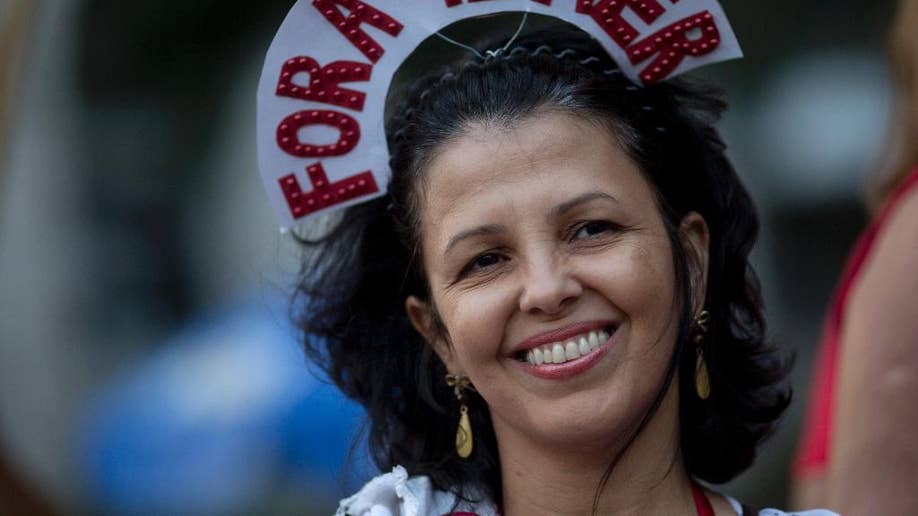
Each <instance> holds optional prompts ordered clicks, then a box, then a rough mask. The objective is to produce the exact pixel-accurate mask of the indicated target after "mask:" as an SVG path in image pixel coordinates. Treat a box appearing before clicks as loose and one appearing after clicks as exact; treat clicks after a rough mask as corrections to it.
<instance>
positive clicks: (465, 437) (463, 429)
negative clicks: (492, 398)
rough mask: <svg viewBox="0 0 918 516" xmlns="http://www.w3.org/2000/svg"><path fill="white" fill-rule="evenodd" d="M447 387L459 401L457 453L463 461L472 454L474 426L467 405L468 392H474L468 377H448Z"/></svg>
mask: <svg viewBox="0 0 918 516" xmlns="http://www.w3.org/2000/svg"><path fill="white" fill-rule="evenodd" d="M446 385H449V386H450V387H452V388H453V392H454V393H455V394H456V399H457V400H459V427H458V428H457V429H456V453H457V454H458V455H459V456H460V457H462V458H463V459H467V458H469V455H471V454H472V424H471V422H469V407H468V405H466V401H467V398H466V391H474V390H475V387H473V386H472V383H471V381H470V380H469V377H468V376H465V375H454V374H448V375H446Z"/></svg>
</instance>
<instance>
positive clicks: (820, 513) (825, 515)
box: [725, 496, 839, 516]
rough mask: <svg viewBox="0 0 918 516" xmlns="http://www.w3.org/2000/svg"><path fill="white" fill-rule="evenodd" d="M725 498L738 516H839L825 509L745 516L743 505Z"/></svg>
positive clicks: (764, 512)
mask: <svg viewBox="0 0 918 516" xmlns="http://www.w3.org/2000/svg"><path fill="white" fill-rule="evenodd" d="M725 498H726V499H727V501H728V502H729V503H730V506H731V507H733V510H734V511H736V514H738V515H740V516H839V515H838V514H836V513H834V512H832V511H830V510H827V509H810V510H808V511H793V512H784V511H782V510H779V509H772V508H767V509H762V510H760V511H759V512H758V515H752V514H745V513H744V512H743V505H742V504H741V503H740V502H738V501H737V500H736V499H735V498H733V497H730V496H725Z"/></svg>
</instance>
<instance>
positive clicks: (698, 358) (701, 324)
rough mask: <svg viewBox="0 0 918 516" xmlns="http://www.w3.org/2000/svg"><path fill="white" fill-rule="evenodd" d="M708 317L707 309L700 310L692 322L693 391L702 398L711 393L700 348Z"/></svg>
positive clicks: (706, 369)
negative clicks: (693, 345) (693, 354)
mask: <svg viewBox="0 0 918 516" xmlns="http://www.w3.org/2000/svg"><path fill="white" fill-rule="evenodd" d="M710 319H711V314H710V313H708V311H707V310H702V311H701V313H700V314H698V316H697V317H695V321H694V323H693V324H692V342H694V344H695V392H696V393H697V394H698V397H699V398H700V399H702V400H706V399H708V397H709V396H710V395H711V379H710V378H709V377H708V366H707V363H705V361H704V351H703V350H702V349H701V343H702V341H704V336H705V334H707V333H708V326H707V325H708V321H710Z"/></svg>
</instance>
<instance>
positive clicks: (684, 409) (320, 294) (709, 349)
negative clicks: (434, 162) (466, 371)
mask: <svg viewBox="0 0 918 516" xmlns="http://www.w3.org/2000/svg"><path fill="white" fill-rule="evenodd" d="M502 46H503V45H502V44H496V45H493V46H492V47H491V48H500V47H502ZM543 108H550V109H560V110H563V111H566V112H570V113H572V114H575V115H577V116H581V117H583V118H585V119H588V120H590V121H594V122H600V123H602V124H604V126H605V127H608V129H609V130H610V131H612V133H613V134H614V135H616V136H617V139H618V140H619V141H620V142H621V144H622V146H623V148H624V149H625V151H626V152H627V153H628V154H629V156H630V157H631V158H632V159H633V160H634V162H635V163H636V164H637V165H638V167H639V169H640V170H641V172H642V173H643V174H644V176H645V178H646V179H647V181H648V182H649V183H650V185H651V186H652V187H653V189H654V190H655V194H656V196H657V201H658V207H659V209H660V212H661V214H662V216H663V219H664V223H665V224H666V227H667V231H668V233H669V237H670V247H671V249H672V254H673V263H674V266H675V271H676V275H677V276H676V278H677V284H676V285H677V289H678V292H677V293H676V294H677V295H676V297H677V298H678V299H679V300H680V302H681V307H680V308H681V310H680V324H679V328H680V331H679V334H678V338H677V342H676V344H675V346H674V352H673V356H672V360H671V365H670V368H669V370H668V372H667V375H666V379H665V384H664V385H661V387H660V391H659V394H658V397H657V402H656V404H655V405H654V408H651V409H650V413H648V414H647V415H646V416H645V420H644V422H645V423H646V421H647V420H648V419H649V417H650V415H651V414H652V412H653V411H655V407H656V405H658V404H659V403H660V401H661V400H662V397H663V394H664V393H665V391H666V389H667V387H668V386H669V384H670V383H671V381H672V379H673V378H675V377H676V375H675V372H676V371H678V373H679V374H678V379H679V386H678V387H679V393H680V396H679V399H680V407H679V411H680V413H679V419H680V430H681V453H682V455H683V459H684V462H685V465H686V468H687V470H688V472H689V474H690V475H692V476H694V477H695V478H698V479H701V480H705V481H708V482H712V483H721V482H725V481H727V480H730V479H731V478H733V477H734V476H736V475H737V474H739V473H740V472H742V471H743V470H745V469H746V468H748V467H749V466H750V465H751V463H752V461H753V459H754V457H755V453H756V448H757V446H758V445H759V444H760V443H761V442H762V440H763V439H765V437H766V436H767V435H768V434H769V433H770V431H771V430H772V428H773V427H774V425H775V423H776V421H777V420H778V418H779V417H780V415H781V414H782V412H783V411H784V409H785V408H786V407H787V405H788V403H789V402H790V390H789V388H788V387H787V386H786V384H785V381H784V380H785V376H786V374H787V369H788V366H789V361H788V360H786V359H785V358H784V357H783V356H782V355H781V354H780V353H779V352H778V350H777V349H775V348H774V347H772V346H771V345H769V344H768V343H766V341H765V338H764V336H765V319H764V311H763V306H762V298H761V293H760V285H759V282H758V278H757V276H756V274H755V271H754V270H753V268H752V266H751V264H750V262H749V253H750V251H751V250H752V247H753V244H754V242H755V240H756V237H757V234H758V230H759V222H758V217H757V215H756V211H755V207H754V206H753V203H752V200H751V198H750V196H749V194H748V193H747V192H746V189H745V188H744V187H743V185H742V184H741V182H740V180H739V178H738V177H737V175H736V173H735V171H734V170H733V167H732V165H731V164H730V162H729V160H728V159H727V157H726V156H725V145H724V143H723V141H722V140H721V138H720V136H719V135H718V133H717V131H716V129H715V128H714V126H713V124H714V123H715V122H716V121H717V120H718V118H719V117H720V115H721V114H722V112H723V111H724V110H725V109H726V104H725V103H724V102H723V100H721V96H720V93H719V92H718V91H717V90H715V89H713V88H711V87H709V86H705V85H702V84H701V83H698V82H690V81H688V80H686V79H673V80H669V81H666V82H662V83H658V84H653V85H649V86H636V85H634V84H633V83H632V82H630V81H629V79H628V78H627V77H625V76H624V75H623V74H622V72H621V71H620V70H619V68H618V67H617V66H616V64H615V63H614V62H613V61H612V60H611V59H610V58H609V57H608V55H607V54H606V52H605V51H604V50H603V49H602V48H601V47H600V46H599V44H598V43H597V42H596V41H595V40H593V39H592V38H590V37H589V36H588V35H586V34H584V33H582V32H579V31H573V30H543V31H538V32H535V33H532V34H529V35H527V36H524V37H522V38H521V39H519V40H517V41H516V42H515V43H514V46H513V47H512V49H508V50H507V51H506V52H504V53H503V54H502V55H500V56H498V57H490V58H488V59H487V60H484V61H480V60H478V61H471V60H467V61H464V62H460V63H456V64H454V65H452V66H451V67H450V68H449V69H448V70H446V71H444V72H438V73H436V74H433V75H430V76H428V77H425V78H423V79H419V80H416V81H414V82H413V87H412V89H411V91H410V92H409V93H408V94H407V95H406V96H405V98H404V101H403V107H402V108H401V109H400V110H399V111H398V114H397V115H396V116H393V117H392V119H391V120H390V121H389V123H388V124H387V135H388V137H389V144H390V150H391V156H392V158H391V163H390V164H391V169H392V179H391V182H390V183H389V187H388V193H387V195H385V196H383V197H381V198H378V199H376V200H374V201H371V202H367V203H364V204H361V205H358V206H354V207H351V208H349V209H347V210H346V211H345V212H344V213H343V215H342V216H341V217H340V218H339V219H338V220H337V221H336V222H335V223H334V224H332V226H331V228H330V229H329V230H328V231H327V232H325V233H324V234H323V235H321V236H319V237H316V238H305V237H304V238H302V242H303V244H304V245H305V246H306V248H307V251H308V252H307V253H306V257H307V258H306V259H305V261H304V264H303V268H302V274H301V281H300V284H299V287H298V292H299V294H300V295H302V296H303V298H304V299H305V301H306V302H305V304H303V305H299V306H303V309H302V312H301V314H300V318H299V320H300V323H301V328H302V330H303V332H304V334H305V337H306V338H305V345H306V350H307V352H308V353H309V355H310V357H311V358H312V359H313V360H314V361H315V362H317V363H318V364H320V365H321V366H322V367H323V368H324V370H325V371H326V372H327V374H328V375H329V377H330V378H331V379H332V380H333V381H334V382H335V383H336V384H337V385H338V386H339V387H340V388H341V390H342V391H344V393H345V394H346V395H348V396H349V397H351V398H353V399H355V400H357V401H358V402H360V403H361V404H362V405H363V406H364V407H365V408H366V411H367V414H368V418H369V423H370V425H369V437H370V444H371V449H372V450H373V454H374V459H375V461H376V463H377V464H378V466H379V467H380V468H382V469H383V470H388V469H390V468H392V467H393V466H394V465H396V464H401V465H403V466H405V467H406V468H407V469H408V471H410V472H411V473H412V474H416V475H427V476H428V477H430V479H431V480H432V482H433V483H434V485H435V486H437V487H438V488H440V489H444V490H450V491H453V492H455V493H456V494H458V495H460V496H461V497H474V496H487V497H489V498H490V499H492V500H493V501H495V502H497V503H500V500H501V478H500V463H499V459H498V454H497V442H496V439H495V436H494V431H493V429H492V426H491V420H490V416H489V414H488V410H487V409H486V407H485V401H484V400H483V399H481V398H480V397H477V396H476V397H472V398H471V400H470V410H471V411H472V412H473V413H474V414H475V417H474V418H473V434H474V435H475V446H476V448H475V453H473V454H472V456H471V457H470V458H468V459H464V460H463V459H460V458H459V457H458V456H457V455H456V453H455V447H454V446H455V443H454V436H455V431H456V418H457V417H458V416H457V414H458V410H457V402H456V400H455V398H454V397H453V395H452V392H451V391H450V389H449V388H448V387H447V386H446V385H445V383H444V382H443V377H444V374H445V373H446V370H445V366H444V365H443V363H442V362H441V361H440V359H439V358H438V357H437V355H436V354H435V353H434V352H433V350H432V348H431V347H430V346H429V345H428V344H427V343H426V342H425V341H424V340H423V339H422V337H421V336H420V335H419V334H418V333H417V332H416V331H415V330H414V329H413V327H412V325H411V323H410V322H409V319H408V316H407V315H406V313H405V308H404V307H405V299H406V297H407V296H411V295H414V296H418V297H419V298H420V299H423V300H429V299H430V292H429V288H428V285H427V283H426V280H425V274H424V270H423V267H422V261H421V259H420V256H419V251H418V248H419V245H418V243H419V239H420V236H421V235H420V234H419V227H420V223H419V222H420V217H421V213H420V212H419V208H418V206H419V203H418V198H417V193H418V186H419V184H421V181H423V179H424V174H425V171H426V167H427V163H428V160H429V159H430V158H431V156H432V153H433V152H435V151H436V150H437V149H438V148H439V147H440V146H441V145H443V144H444V143H445V142H449V141H450V140H451V139H453V138H455V137H457V136H459V135H461V134H462V133H463V131H464V130H465V128H467V127H468V124H470V123H472V122H494V121H499V122H501V123H504V124H510V125H512V124H513V123H514V122H515V121H519V120H522V119H524V118H526V117H528V116H533V115H536V114H538V112H539V110H540V109H543ZM691 211H695V212H697V213H699V214H700V215H701V216H702V217H703V218H704V220H705V221H706V222H707V224H708V228H709V231H710V249H709V263H708V270H707V281H708V283H707V288H706V294H705V299H704V300H698V299H693V292H694V291H695V288H694V287H693V286H692V285H691V280H690V278H691V276H692V274H691V271H690V267H691V266H692V265H691V264H692V263H693V261H692V260H691V259H690V258H691V257H690V256H689V253H691V249H686V248H685V246H684V245H683V244H681V243H680V242H681V240H680V238H679V235H678V225H679V221H680V220H682V217H683V216H685V215H686V214H687V213H689V212H691ZM702 301H703V302H702ZM702 305H703V306H704V307H706V309H707V310H708V311H709V312H710V322H709V323H708V332H707V335H706V338H705V340H704V341H703V344H702V346H703V351H704V359H705V360H706V364H707V368H708V371H709V374H710V384H711V395H710V398H708V399H707V400H701V399H699V398H698V397H697V396H696V395H695V385H694V371H695V360H696V358H695V353H694V348H693V347H692V346H693V345H692V344H691V343H689V342H688V341H689V335H690V325H691V321H692V313H693V311H694V309H695V308H694V307H700V306H702ZM641 427H643V424H642V425H641ZM610 471H611V466H610ZM610 471H609V472H610ZM609 472H607V475H606V478H608V473H609ZM604 482H605V479H604V480H603V483H604ZM601 486H602V484H601V485H600V489H601ZM597 496H598V492H597ZM594 507H595V501H594Z"/></svg>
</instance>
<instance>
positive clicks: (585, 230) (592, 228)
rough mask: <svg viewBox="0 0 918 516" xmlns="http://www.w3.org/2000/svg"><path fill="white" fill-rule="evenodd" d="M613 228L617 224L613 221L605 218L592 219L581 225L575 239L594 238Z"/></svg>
mask: <svg viewBox="0 0 918 516" xmlns="http://www.w3.org/2000/svg"><path fill="white" fill-rule="evenodd" d="M613 229H615V226H614V225H613V224H612V223H611V222H608V221H605V220H591V221H589V222H587V223H585V224H583V225H582V226H580V228H579V229H578V230H577V233H576V234H575V235H574V239H575V240H577V239H584V238H592V237H595V236H596V235H600V234H602V233H605V232H607V231H611V230H613Z"/></svg>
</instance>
